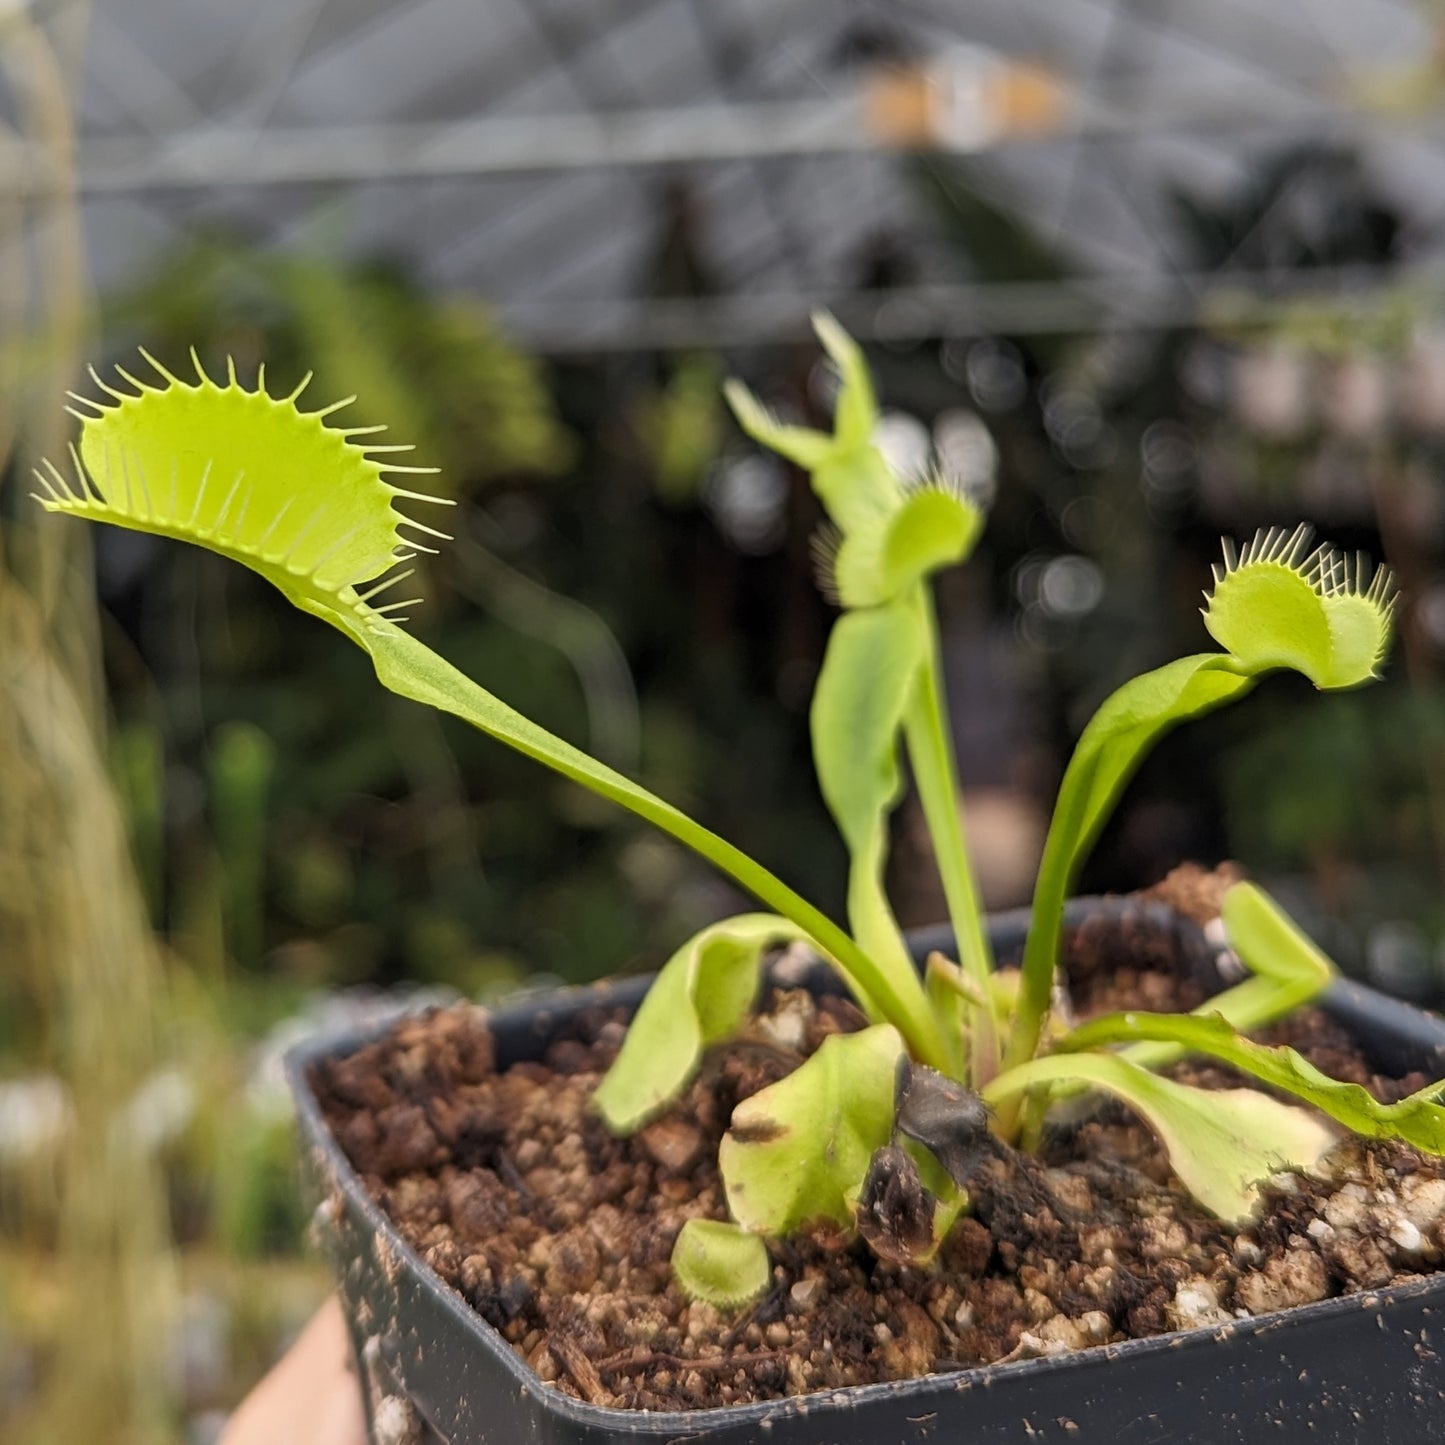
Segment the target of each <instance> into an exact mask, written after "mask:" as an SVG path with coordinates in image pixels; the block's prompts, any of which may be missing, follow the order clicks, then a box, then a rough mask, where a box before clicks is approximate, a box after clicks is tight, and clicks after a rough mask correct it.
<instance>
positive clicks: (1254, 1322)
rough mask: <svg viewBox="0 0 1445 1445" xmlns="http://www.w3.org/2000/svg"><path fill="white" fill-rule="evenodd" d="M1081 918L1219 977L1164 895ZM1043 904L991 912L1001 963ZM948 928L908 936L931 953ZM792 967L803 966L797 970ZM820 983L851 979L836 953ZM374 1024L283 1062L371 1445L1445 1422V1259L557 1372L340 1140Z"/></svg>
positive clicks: (544, 1016) (1290, 1435)
mask: <svg viewBox="0 0 1445 1445" xmlns="http://www.w3.org/2000/svg"><path fill="white" fill-rule="evenodd" d="M1069 922H1070V926H1071V927H1078V926H1079V925H1081V924H1093V925H1096V926H1104V927H1108V928H1120V929H1122V930H1123V931H1124V936H1138V935H1139V933H1140V930H1141V928H1142V929H1143V930H1144V931H1145V933H1147V935H1148V937H1149V939H1150V942H1149V944H1148V946H1149V947H1150V948H1151V949H1157V948H1159V947H1160V945H1161V941H1162V943H1163V946H1165V947H1167V948H1168V949H1170V950H1171V951H1172V952H1173V953H1174V956H1175V957H1176V959H1177V960H1178V963H1179V966H1180V967H1181V968H1183V969H1185V970H1197V971H1199V972H1200V973H1201V975H1202V976H1204V977H1206V978H1209V977H1212V978H1214V979H1217V978H1218V971H1217V966H1216V953H1215V951H1214V950H1213V949H1212V948H1211V947H1210V945H1209V944H1208V943H1207V942H1206V940H1205V938H1204V936H1203V934H1202V933H1201V931H1200V930H1199V928H1198V927H1197V926H1196V925H1195V924H1193V923H1192V922H1189V921H1188V920H1186V919H1184V918H1182V917H1181V916H1180V915H1178V914H1176V913H1174V912H1173V911H1172V910H1169V909H1167V908H1165V907H1164V906H1163V905H1160V904H1153V903H1151V904H1142V903H1138V902H1134V901H1132V900H1129V899H1101V900H1089V899H1081V900H1077V901H1076V902H1075V903H1074V904H1072V905H1071V909H1070V918H1069ZM1026 924H1027V919H1026V916H1024V915H1023V914H1022V913H1019V914H1004V915H999V916H996V917H995V918H993V919H992V920H991V931H992V935H993V940H994V944H995V948H996V950H997V953H998V956H999V958H1000V959H1001V960H1004V961H1008V960H1010V959H1011V958H1014V957H1016V956H1017V954H1018V953H1019V951H1020V949H1021V947H1022V943H1023V935H1024V929H1025V927H1026ZM949 941H950V937H949V935H948V933H947V931H946V930H942V929H940V930H933V931H925V932H923V933H920V934H918V935H916V936H915V937H914V939H913V944H914V951H915V953H916V954H917V955H918V956H920V957H922V956H925V955H926V953H927V952H928V951H929V950H931V949H932V948H934V947H938V946H940V945H942V946H947V944H948V942H949ZM788 981H789V982H790V983H792V982H795V980H794V979H793V978H791V977H790V978H789V980H788ZM647 982H648V980H646V979H631V980H625V981H622V982H619V983H617V984H607V983H604V984H599V985H596V986H594V987H591V988H584V989H569V990H563V991H558V992H554V993H549V994H545V995H538V996H534V997H531V998H527V999H525V1000H524V1001H522V1002H519V1003H516V1004H515V1005H513V1006H511V1007H509V1008H506V1009H504V1010H501V1011H499V1012H498V1013H496V1014H495V1015H494V1016H493V1017H492V1020H491V1025H492V1029H493V1032H494V1034H495V1039H496V1048H497V1064H498V1067H499V1068H502V1067H506V1066H508V1065H510V1064H512V1063H514V1062H517V1061H520V1060H524V1059H535V1058H539V1057H540V1056H541V1054H542V1052H543V1051H544V1049H545V1048H546V1046H547V1044H548V1042H549V1041H550V1039H551V1038H552V1037H553V1035H554V1033H555V1032H556V1031H557V1029H558V1028H559V1026H560V1025H561V1024H562V1023H563V1022H564V1021H565V1020H567V1019H568V1018H569V1017H572V1016H574V1015H576V1014H577V1013H579V1012H580V1011H582V1010H584V1009H589V1008H593V1007H596V1006H597V1005H599V1004H604V1005H608V1006H623V1007H635V1006H636V1004H637V1002H638V1001H639V999H640V998H641V997H642V994H643V993H644V992H645V990H646V986H647ZM807 982H808V986H809V987H814V988H815V989H818V990H827V989H828V988H829V987H830V986H831V987H832V988H833V989H834V991H836V987H837V986H836V984H835V983H833V981H832V977H831V975H827V974H826V973H825V972H824V971H823V970H822V968H821V966H819V969H818V970H817V976H816V977H814V978H811V979H809V980H808V981H807ZM1323 1007H1324V1008H1325V1009H1326V1010H1327V1011H1328V1012H1329V1013H1330V1014H1332V1015H1333V1016H1334V1017H1335V1018H1336V1019H1337V1020H1338V1021H1339V1022H1340V1023H1342V1024H1343V1025H1345V1027H1346V1028H1347V1029H1348V1030H1349V1032H1350V1033H1351V1034H1352V1035H1353V1036H1354V1037H1355V1039H1356V1041H1357V1042H1358V1043H1359V1044H1361V1045H1362V1046H1363V1048H1364V1049H1365V1051H1366V1053H1367V1054H1369V1055H1370V1056H1371V1060H1372V1062H1373V1063H1374V1064H1375V1066H1376V1067H1378V1068H1380V1069H1381V1070H1384V1071H1387V1072H1390V1073H1393V1074H1396V1075H1401V1074H1404V1073H1406V1072H1408V1071H1409V1070H1411V1069H1420V1070H1422V1071H1424V1072H1425V1073H1426V1074H1427V1075H1429V1076H1430V1077H1432V1078H1441V1077H1445V1021H1442V1020H1440V1019H1437V1018H1435V1017H1433V1016H1431V1015H1427V1014H1424V1013H1422V1012H1420V1011H1419V1010H1417V1009H1414V1008H1411V1007H1409V1006H1407V1005H1405V1004H1402V1003H1399V1002H1398V1001H1396V1000H1394V999H1390V998H1387V997H1385V996H1384V995H1382V994H1379V993H1376V992H1374V991H1373V990H1371V989H1368V988H1364V987H1362V986H1360V985H1359V984H1355V983H1350V982H1339V983H1336V984H1335V986H1334V987H1333V989H1332V990H1331V991H1330V992H1329V994H1328V995H1327V996H1326V997H1325V999H1324V1000H1323ZM378 1032H379V1030H375V1029H373V1030H369V1031H366V1032H354V1033H351V1034H349V1035H346V1036H343V1037H332V1038H323V1039H319V1040H315V1041H312V1042H310V1043H307V1044H304V1045H302V1046H300V1047H299V1048H297V1049H296V1050H294V1051H293V1052H292V1054H291V1055H290V1057H289V1058H288V1060H287V1067H288V1072H289V1076H290V1081H291V1087H292V1089H293V1090H294V1092H295V1096H296V1102H297V1109H298V1114H299V1118H300V1124H301V1129H302V1132H303V1135H304V1139H305V1145H306V1147H305V1150H304V1154H305V1157H306V1162H307V1167H308V1170H309V1172H310V1173H311V1174H312V1176H313V1177H314V1183H315V1185H316V1188H317V1191H318V1193H319V1196H320V1198H321V1200H322V1204H321V1206H320V1207H319V1208H318V1210H317V1214H316V1220H317V1225H316V1228H317V1231H318V1233H319V1236H320V1238H321V1242H322V1245H323V1248H324V1249H325V1251H326V1253H327V1254H328V1255H329V1256H330V1258H331V1260H332V1263H333V1265H334V1267H335V1269H336V1273H337V1278H338V1281H339V1284H340V1290H341V1297H342V1300H343V1304H344V1307H345V1310H346V1314H347V1319H348V1326H349V1329H350V1332H351V1337H352V1342H353V1344H354V1346H355V1348H356V1354H357V1359H358V1361H359V1362H360V1368H361V1373H362V1377H363V1387H364V1390H365V1393H366V1403H367V1415H368V1420H369V1422H370V1429H371V1434H372V1440H373V1442H374V1445H607V1442H613V1441H628V1442H637V1445H642V1442H655V1445H923V1442H930V1441H937V1442H959V1445H964V1442H966V1445H1004V1442H1008V1445H1040V1442H1048V1441H1053V1442H1057V1445H1165V1442H1194V1445H1226V1442H1236V1441H1237V1442H1241V1445H1245V1442H1248V1445H1256V1442H1260V1441H1265V1440H1281V1441H1286V1442H1288V1441H1310V1442H1319V1445H1325V1442H1331V1441H1334V1442H1342V1441H1361V1442H1363V1441H1377V1440H1378V1441H1383V1442H1388V1445H1414V1442H1420V1445H1424V1442H1435V1441H1439V1440H1441V1439H1442V1438H1445V1423H1442V1422H1445V1363H1442V1360H1441V1358H1440V1356H1439V1352H1440V1351H1442V1350H1445V1273H1442V1274H1440V1275H1438V1276H1435V1277H1432V1278H1427V1279H1421V1280H1416V1281H1412V1282H1410V1283H1407V1284H1403V1285H1399V1286H1394V1287H1391V1288H1386V1289H1380V1290H1375V1291H1371V1292H1369V1293H1365V1294H1355V1295H1347V1296H1342V1297H1340V1298H1336V1299H1329V1300H1323V1301H1320V1302H1319V1303H1316V1304H1310V1305H1304V1306H1300V1307H1297V1308H1294V1309H1289V1310H1284V1311H1280V1312H1278V1313H1274V1314H1267V1315H1260V1316H1256V1317H1254V1318H1251V1319H1244V1320H1240V1321H1238V1322H1237V1323H1232V1324H1229V1325H1225V1326H1223V1327H1222V1328H1213V1329H1200V1330H1191V1331H1188V1332H1184V1333H1177V1334H1170V1335H1160V1336H1154V1337H1151V1338H1147V1339H1140V1340H1131V1341H1127V1342H1125V1343H1122V1344H1113V1345H1101V1346H1098V1347H1096V1348H1093V1349H1087V1350H1080V1351H1076V1352H1073V1353H1070V1354H1066V1355H1062V1356H1050V1357H1047V1358H1043V1359H1032V1360H1020V1361H1016V1362H1012V1363H1008V1364H997V1365H988V1366H981V1367H979V1368H976V1369H971V1370H963V1371H959V1372H957V1373H951V1374H938V1375H930V1376H925V1377H923V1378H920V1379H911V1380H905V1381H901V1382H899V1383H896V1384H887V1385H866V1386H859V1387H856V1388H853V1389H845V1390H836V1391H830V1392H824V1393H819V1394H811V1395H803V1396H797V1397H792V1398H789V1399H785V1400H779V1401H774V1402H770V1403H765V1404H750V1405H735V1406H726V1407H721V1408H716V1409H709V1410H699V1411H692V1412H667V1413H662V1412H659V1413H647V1412H639V1411H632V1410H620V1409H610V1408H606V1407H602V1406H596V1405H589V1404H586V1403H583V1402H582V1401H579V1400H575V1399H572V1398H571V1397H569V1396H566V1395H563V1394H560V1393H559V1392H557V1391H556V1390H553V1389H551V1388H549V1387H548V1386H547V1385H545V1384H543V1383H542V1381H541V1380H540V1379H538V1378H537V1377H536V1376H535V1375H534V1374H533V1373H532V1372H531V1371H530V1370H528V1369H527V1367H526V1366H525V1365H524V1364H523V1362H522V1361H521V1360H520V1359H519V1358H518V1357H517V1355H515V1354H514V1353H513V1351H512V1349H511V1348H510V1346H508V1345H507V1344H506V1342H505V1341H504V1340H503V1339H502V1338H501V1336H500V1335H498V1334H497V1333H496V1332H495V1331H494V1330H493V1329H492V1328H491V1327H490V1326H489V1325H488V1324H486V1322H485V1321H483V1320H482V1318H481V1317H480V1316H479V1315H477V1314H475V1313H474V1312H473V1311H472V1309H471V1308H470V1307H469V1306H468V1305H467V1304H466V1302H465V1301H464V1300H462V1298H461V1297H460V1296H459V1295H456V1294H454V1293H453V1292H452V1291H451V1290H450V1289H449V1288H448V1287H447V1286H446V1285H444V1284H443V1283H442V1282H441V1280H440V1279H438V1278H437V1276H436V1275H435V1274H433V1273H432V1271H431V1270H430V1269H429V1268H428V1267H427V1266H426V1265H425V1264H424V1263H423V1262H422V1260H421V1259H420V1258H419V1257H418V1255H417V1254H416V1252H415V1251H414V1250H413V1249H412V1248H411V1246H410V1245H408V1244H407V1243H406V1241H405V1240H404V1239H403V1238H402V1237H401V1235H400V1234H399V1233H398V1231H397V1230H396V1228H395V1227H394V1226H393V1225H392V1223H391V1221H390V1220H389V1219H388V1218H387V1217H386V1216H385V1215H384V1214H383V1213H382V1211H381V1210H380V1209H379V1208H378V1207H377V1205H376V1204H375V1203H373V1201H372V1200H371V1199H370V1198H369V1197H368V1195H367V1194H366V1192H365V1191H364V1189H363V1188H362V1185H361V1181H360V1180H359V1178H358V1177H357V1175H356V1173H355V1171H354V1170H353V1169H352V1167H351V1165H350V1163H349V1162H348V1161H347V1159H346V1157H345V1155H344V1154H343V1153H342V1151H341V1149H340V1148H339V1147H338V1145H337V1143H336V1141H335V1139H333V1138H332V1136H331V1134H330V1132H329V1130H328V1128H327V1125H326V1122H325V1120H324V1118H323V1117H322V1113H321V1109H320V1107H319V1105H318V1103H317V1100H316V1097H315V1095H314V1093H313V1092H312V1089H311V1086H310V1083H309V1082H308V1075H309V1071H310V1067H311V1065H312V1064H313V1063H314V1062H315V1061H316V1060H318V1059H320V1058H323V1057H326V1056H330V1055H335V1056H342V1055H345V1054H346V1053H348V1052H350V1051H351V1050H353V1049H355V1048H357V1047H358V1046H359V1045H360V1044H362V1043H364V1042H366V1041H367V1040H368V1039H369V1038H371V1037H374V1036H375V1035H376V1034H377V1033H378Z"/></svg>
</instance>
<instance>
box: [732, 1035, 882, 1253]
mask: <svg viewBox="0 0 1445 1445" xmlns="http://www.w3.org/2000/svg"><path fill="white" fill-rule="evenodd" d="M902 1052H903V1040H902V1038H900V1037H899V1034H898V1032H897V1030H896V1029H893V1028H890V1027H889V1026H888V1025H887V1024H876V1025H874V1026H873V1027H872V1028H867V1029H864V1030H862V1032H860V1033H856V1034H834V1035H833V1036H832V1037H831V1038H828V1039H825V1040H824V1041H823V1044H822V1047H821V1048H819V1049H818V1051H817V1052H816V1053H814V1054H813V1055H811V1057H809V1059H808V1060H807V1062H806V1063H804V1064H803V1065H802V1067H800V1068H798V1069H796V1070H794V1071H793V1072H792V1073H791V1074H789V1075H788V1076H787V1078H785V1079H780V1080H779V1081H778V1082H777V1083H776V1084H771V1085H769V1087H768V1088H766V1089H763V1090H761V1091H760V1092H758V1093H756V1094H754V1095H752V1096H751V1097H750V1098H747V1099H744V1100H743V1101H742V1103H741V1104H739V1105H738V1106H737V1108H736V1109H734V1110H733V1117H732V1123H731V1125H730V1127H729V1129H728V1132H727V1133H726V1134H725V1135H723V1140H722V1145H721V1147H720V1148H719V1150H718V1172H719V1173H720V1174H721V1175H722V1180H723V1188H724V1189H725V1190H726V1192H727V1201H728V1211H729V1212H730V1213H731V1214H732V1216H733V1218H734V1219H735V1220H737V1222H738V1223H739V1224H741V1225H742V1226H743V1228H744V1229H747V1230H750V1231H751V1232H752V1233H754V1234H766V1235H782V1234H788V1233H790V1232H791V1231H792V1230H794V1229H796V1228H797V1227H798V1226H799V1225H800V1224H803V1223H805V1222H806V1221H808V1220H831V1221H833V1222H834V1223H835V1224H840V1225H842V1226H844V1227H845V1228H851V1226H852V1224H853V1209H854V1206H855V1204H856V1202H857V1199H858V1193H859V1191H860V1190H861V1189H862V1187H863V1180H864V1177H865V1176H866V1175H867V1172H868V1165H869V1161H870V1160H871V1159H872V1157H873V1155H874V1153H875V1152H876V1151H877V1150H879V1149H881V1148H882V1147H883V1146H884V1145H885V1144H887V1143H888V1142H889V1140H890V1139H891V1138H892V1134H893V1109H894V1083H895V1079H896V1075H897V1070H898V1059H899V1055H900V1054H902Z"/></svg>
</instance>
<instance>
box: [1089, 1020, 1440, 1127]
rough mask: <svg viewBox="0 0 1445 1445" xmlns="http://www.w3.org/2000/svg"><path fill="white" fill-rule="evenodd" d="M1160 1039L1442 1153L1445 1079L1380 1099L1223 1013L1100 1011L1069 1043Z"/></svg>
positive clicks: (1337, 1116) (1337, 1115) (1346, 1119)
mask: <svg viewBox="0 0 1445 1445" xmlns="http://www.w3.org/2000/svg"><path fill="white" fill-rule="evenodd" d="M1133 1039H1157V1040H1167V1041H1168V1042H1170V1043H1174V1044H1179V1045H1181V1046H1182V1047H1183V1048H1184V1049H1185V1050H1187V1051H1188V1052H1190V1053H1198V1054H1207V1055H1208V1056H1209V1057H1210V1058H1213V1059H1219V1060H1221V1061H1222V1062H1223V1063H1226V1064H1232V1065H1233V1066H1234V1067H1235V1068H1236V1069H1239V1070H1240V1071H1241V1072H1243V1073H1246V1074H1249V1075H1250V1076H1251V1077H1252V1078H1256V1079H1258V1080H1259V1081H1260V1082H1261V1083H1262V1084H1268V1085H1270V1086H1271V1087H1272V1088H1275V1089H1279V1090H1281V1091H1282V1092H1284V1093H1287V1094H1292V1095H1294V1097H1295V1098H1297V1099H1300V1100H1302V1101H1303V1102H1304V1103H1306V1104H1310V1105H1312V1106H1313V1107H1314V1108H1316V1109H1318V1110H1320V1112H1321V1113H1324V1114H1328V1115H1329V1116H1330V1118H1331V1119H1334V1120H1336V1121H1337V1122H1338V1123H1341V1124H1343V1125H1344V1126H1345V1127H1346V1128H1347V1129H1351V1130H1353V1131H1354V1132H1355V1133H1356V1134H1360V1135H1363V1136H1364V1137H1365V1138H1367V1139H1402V1140H1403V1141H1404V1142H1405V1143H1407V1144H1413V1145H1414V1146H1415V1147H1416V1148H1417V1149H1423V1150H1424V1151H1425V1152H1426V1153H1427V1154H1445V1105H1442V1104H1441V1103H1440V1102H1439V1099H1440V1095H1441V1094H1442V1092H1445V1083H1436V1084H1431V1085H1429V1086H1428V1087H1427V1088H1424V1089H1421V1090H1420V1091H1419V1092H1418V1093H1415V1094H1410V1095H1409V1096H1407V1097H1406V1098H1404V1099H1401V1100H1400V1101H1399V1102H1398V1103H1394V1104H1382V1103H1380V1101H1379V1100H1378V1099H1376V1098H1375V1097H1374V1095H1373V1094H1371V1093H1370V1092H1369V1091H1368V1090H1367V1089H1365V1088H1364V1087H1362V1086H1361V1085H1359V1084H1347V1083H1344V1082H1342V1081H1341V1080H1339V1079H1332V1078H1330V1076H1329V1075H1328V1074H1324V1073H1321V1072H1320V1070H1319V1069H1317V1068H1315V1066H1314V1065H1313V1064H1311V1063H1310V1062H1309V1061H1308V1060H1307V1059H1306V1058H1304V1057H1303V1056H1302V1055H1301V1054H1298V1053H1296V1052H1295V1050H1294V1049H1291V1048H1285V1047H1283V1046H1280V1047H1271V1046H1268V1045H1265V1044H1257V1043H1254V1042H1253V1041H1252V1040H1250V1039H1246V1038H1244V1037H1243V1036H1242V1035H1240V1034H1238V1033H1236V1032H1235V1030H1234V1029H1233V1028H1232V1027H1231V1026H1230V1025H1229V1024H1228V1023H1227V1022H1226V1021H1225V1020H1224V1019H1221V1018H1199V1017H1197V1016H1196V1015H1194V1014H1145V1013H1138V1014H1135V1013H1125V1014H1105V1015H1104V1016H1102V1017H1101V1018H1097V1019H1093V1020H1091V1021H1090V1022H1089V1023H1087V1024H1085V1025H1083V1026H1082V1027H1081V1028H1079V1029H1077V1030H1075V1032H1074V1033H1073V1034H1071V1035H1070V1036H1069V1040H1068V1046H1069V1047H1070V1048H1095V1047H1098V1046H1099V1045H1100V1044H1103V1043H1106V1042H1107V1043H1117V1042H1119V1041H1121V1040H1133Z"/></svg>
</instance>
